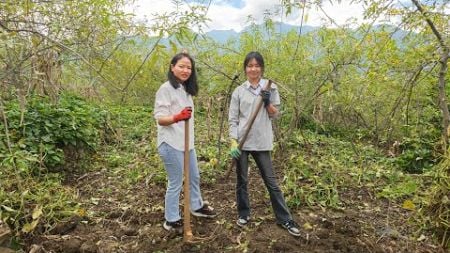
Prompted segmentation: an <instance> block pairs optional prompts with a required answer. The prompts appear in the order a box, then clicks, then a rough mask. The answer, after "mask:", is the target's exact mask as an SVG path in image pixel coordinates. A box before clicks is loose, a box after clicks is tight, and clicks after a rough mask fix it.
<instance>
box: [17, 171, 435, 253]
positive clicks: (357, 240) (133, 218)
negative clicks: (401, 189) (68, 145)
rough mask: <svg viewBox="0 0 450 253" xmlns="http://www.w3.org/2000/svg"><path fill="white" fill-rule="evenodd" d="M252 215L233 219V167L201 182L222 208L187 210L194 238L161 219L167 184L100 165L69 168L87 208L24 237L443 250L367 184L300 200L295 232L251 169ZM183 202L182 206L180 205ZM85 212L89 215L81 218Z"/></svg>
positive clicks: (111, 245)
mask: <svg viewBox="0 0 450 253" xmlns="http://www.w3.org/2000/svg"><path fill="white" fill-rule="evenodd" d="M250 178H251V179H250V180H251V181H250V186H249V188H250V195H251V198H250V199H251V205H252V222H251V223H250V225H249V226H248V228H245V229H241V228H239V227H238V226H237V225H236V224H235V220H236V208H235V202H234V199H235V195H234V184H235V178H234V175H232V176H230V178H229V179H228V180H222V179H220V178H218V180H217V183H214V184H204V183H203V184H202V191H203V196H204V199H206V200H208V201H209V202H210V203H211V204H212V205H213V206H214V208H215V209H216V211H217V212H218V213H219V214H218V216H217V217H216V218H215V219H200V218H196V217H192V216H191V220H192V231H193V235H194V239H193V242H191V243H184V242H183V236H182V234H176V233H168V232H167V231H165V230H164V229H163V227H162V223H163V221H164V217H163V203H164V202H163V201H164V193H165V186H164V185H163V184H152V183H149V182H152V180H151V178H147V179H146V180H141V181H142V182H139V183H137V184H135V185H134V186H133V187H132V188H129V184H124V183H123V179H122V177H120V176H118V175H115V174H114V173H112V172H108V170H106V169H104V170H102V171H100V172H90V173H87V174H83V175H74V176H73V178H72V179H70V180H69V181H68V184H69V185H71V186H72V187H75V188H76V189H79V194H80V198H81V199H82V200H83V201H84V202H85V203H86V205H85V206H84V208H85V209H86V211H87V213H88V214H89V215H87V216H85V217H80V218H73V219H72V220H70V221H68V222H62V223H61V224H58V226H56V227H55V228H54V229H53V230H51V232H50V234H47V235H40V236H34V237H31V238H28V239H27V240H26V241H25V242H26V250H27V252H33V253H38V252H65V253H75V252H82V253H97V252H98V253H109V252H111V253H112V252H130V253H134V252H142V253H144V252H308V253H314V252H330V253H341V252H355V253H356V252H358V253H360V252H374V253H381V252H388V253H394V252H395V253H399V252H404V253H412V252H424V253H436V252H444V251H443V250H441V249H439V247H437V246H435V245H434V244H433V241H432V240H431V237H430V235H427V234H424V235H422V236H421V238H419V239H417V238H418V236H417V235H416V234H413V233H414V232H416V231H417V227H413V225H412V223H411V222H410V221H409V220H410V214H409V213H408V211H406V210H403V209H401V208H399V207H396V206H394V205H392V204H389V203H388V202H387V201H384V200H380V199H376V198H374V197H373V196H372V195H371V194H370V193H369V192H367V191H366V190H365V189H352V190H348V189H347V190H345V191H344V192H342V195H341V199H342V201H343V204H344V208H342V210H327V209H323V208H320V207H317V208H308V207H299V208H294V209H291V212H292V214H293V216H294V218H295V220H296V221H297V223H298V224H299V225H300V227H301V232H302V236H301V237H300V238H296V237H293V236H291V235H290V234H289V233H287V231H285V230H284V229H282V228H280V227H279V226H278V225H276V224H275V219H274V216H273V213H272V209H271V207H270V201H269V198H268V196H267V194H266V190H265V188H264V184H263V182H262V180H261V179H260V176H259V175H258V174H257V172H255V170H251V173H250ZM181 210H183V208H181ZM86 217H90V218H86Z"/></svg>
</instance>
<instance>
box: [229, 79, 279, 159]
mask: <svg viewBox="0 0 450 253" xmlns="http://www.w3.org/2000/svg"><path fill="white" fill-rule="evenodd" d="M266 83H267V80H266V79H261V80H260V82H259V86H261V87H264V86H265V85H266ZM256 90H259V91H260V90H261V88H260V87H258V88H257V89H256ZM256 90H255V89H253V88H252V87H251V85H250V83H249V82H248V81H246V82H245V83H243V84H241V85H240V86H238V87H237V88H236V89H235V90H234V91H233V94H232V95H231V101H230V109H229V112H228V113H229V114H228V123H229V131H230V133H229V135H230V138H233V139H237V140H238V141H239V142H240V141H241V139H242V137H243V135H244V133H245V131H246V129H247V128H248V123H249V120H250V117H251V115H252V113H253V111H255V110H256V107H257V102H258V97H260V96H259V91H256ZM270 93H271V94H270V102H271V103H272V104H273V105H274V106H276V107H277V108H279V106H280V94H279V93H278V89H277V86H276V85H275V84H272V86H271V87H270ZM277 116H278V115H277ZM272 149H273V131H272V118H271V117H270V116H269V113H268V112H267V110H266V109H265V108H264V107H262V108H261V109H260V111H259V113H258V115H257V116H256V118H255V121H254V122H253V126H252V128H251V129H250V132H249V134H248V136H247V140H246V141H245V143H244V146H243V147H242V150H247V151H267V150H272Z"/></svg>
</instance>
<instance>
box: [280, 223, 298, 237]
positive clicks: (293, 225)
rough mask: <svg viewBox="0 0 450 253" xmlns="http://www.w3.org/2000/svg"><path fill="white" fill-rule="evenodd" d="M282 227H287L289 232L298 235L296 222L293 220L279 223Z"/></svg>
mask: <svg viewBox="0 0 450 253" xmlns="http://www.w3.org/2000/svg"><path fill="white" fill-rule="evenodd" d="M280 225H281V226H282V227H283V228H285V229H287V231H288V232H289V234H291V235H293V236H300V229H299V227H298V224H297V223H295V221H293V220H288V221H286V222H284V223H282V224H280Z"/></svg>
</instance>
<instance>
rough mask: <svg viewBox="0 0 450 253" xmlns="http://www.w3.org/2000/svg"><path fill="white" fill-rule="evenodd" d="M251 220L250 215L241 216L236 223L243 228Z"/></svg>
mask: <svg viewBox="0 0 450 253" xmlns="http://www.w3.org/2000/svg"><path fill="white" fill-rule="evenodd" d="M249 220H250V217H248V216H239V218H238V219H237V221H236V224H237V225H238V226H239V227H241V228H243V227H245V226H247V224H248V221H249Z"/></svg>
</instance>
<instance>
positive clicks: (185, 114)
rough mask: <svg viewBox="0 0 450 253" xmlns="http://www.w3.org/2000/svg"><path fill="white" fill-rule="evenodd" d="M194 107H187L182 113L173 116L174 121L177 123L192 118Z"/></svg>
mask: <svg viewBox="0 0 450 253" xmlns="http://www.w3.org/2000/svg"><path fill="white" fill-rule="evenodd" d="M191 114H192V107H190V106H187V107H185V108H184V109H183V110H182V111H181V112H180V113H178V114H175V115H173V121H174V122H175V123H176V122H178V121H182V120H188V119H190V118H191Z"/></svg>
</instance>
